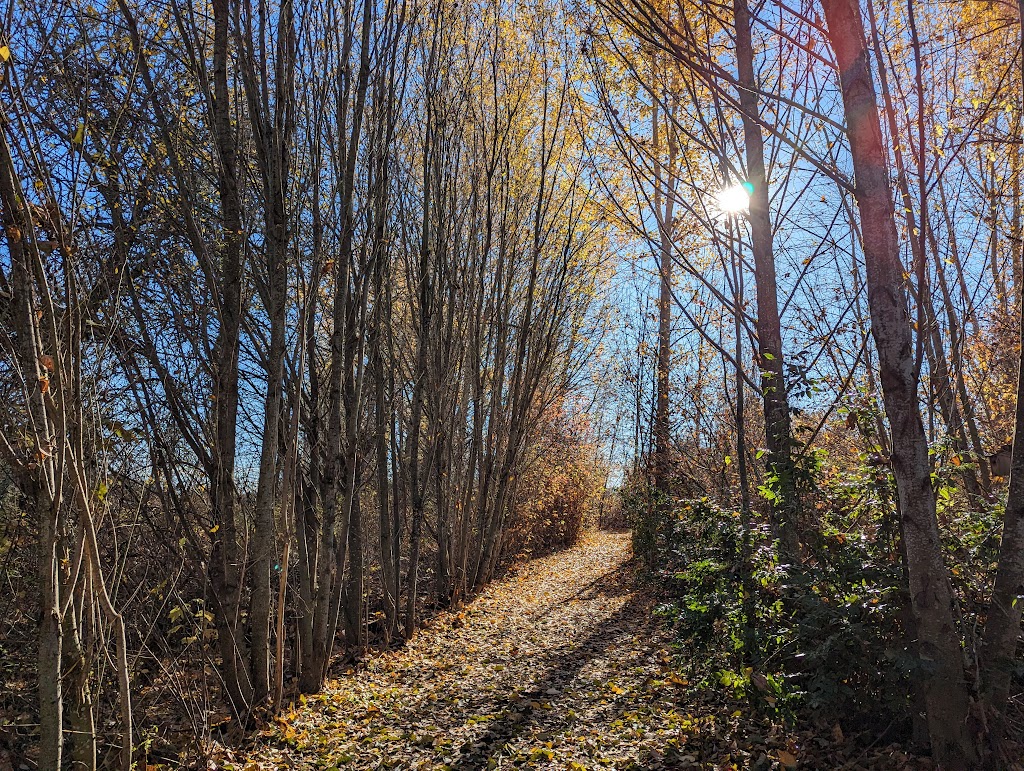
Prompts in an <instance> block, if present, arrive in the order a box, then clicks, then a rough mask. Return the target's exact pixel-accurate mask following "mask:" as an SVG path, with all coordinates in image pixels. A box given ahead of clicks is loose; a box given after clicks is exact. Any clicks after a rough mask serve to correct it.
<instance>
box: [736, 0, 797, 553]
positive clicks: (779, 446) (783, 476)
mask: <svg viewBox="0 0 1024 771" xmlns="http://www.w3.org/2000/svg"><path fill="white" fill-rule="evenodd" d="M733 12H734V13H735V17H736V67H737V73H738V75H739V97H740V107H741V108H742V113H741V115H742V120H743V143H744V149H745V153H746V161H747V180H746V181H747V182H748V183H749V184H750V185H751V186H752V188H753V189H752V190H751V191H749V192H750V215H749V217H750V240H751V249H752V251H753V255H754V285H755V287H754V288H755V290H756V293H757V346H758V352H757V353H758V356H757V358H758V367H759V368H760V370H761V393H762V396H763V399H764V425H765V438H766V442H767V446H768V462H767V467H768V472H769V474H772V475H773V476H774V477H775V478H776V480H777V482H776V494H777V498H775V499H774V500H773V501H772V524H773V526H774V529H775V533H776V535H777V536H778V538H779V545H780V547H781V549H782V552H783V554H784V555H785V556H786V557H788V558H789V559H798V558H799V555H800V529H799V526H798V523H797V522H796V516H797V511H798V502H797V500H796V479H795V477H794V473H793V472H794V470H793V460H792V446H791V445H792V440H791V437H790V419H789V396H788V394H787V393H786V378H785V368H784V361H783V357H782V322H781V320H780V318H779V300H778V289H777V285H776V275H775V254H774V248H773V243H772V241H773V239H772V221H771V212H770V211H769V199H768V177H767V174H766V171H765V163H764V137H763V136H762V135H761V126H760V119H761V118H760V108H759V107H758V100H757V90H756V89H757V79H756V76H755V74H754V47H753V41H752V40H751V34H750V9H749V7H748V5H747V0H733Z"/></svg>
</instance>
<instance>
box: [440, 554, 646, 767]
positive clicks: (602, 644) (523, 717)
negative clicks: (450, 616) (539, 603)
mask: <svg viewBox="0 0 1024 771" xmlns="http://www.w3.org/2000/svg"><path fill="white" fill-rule="evenodd" d="M631 579H632V575H631V571H630V570H629V569H628V568H627V567H626V566H622V567H619V568H617V569H616V570H613V571H610V572H609V573H606V574H605V575H603V576H601V577H600V578H598V579H596V580H595V581H593V582H591V583H590V584H588V585H586V586H584V587H583V588H582V589H580V591H579V592H577V593H576V594H574V595H570V596H569V597H567V598H565V599H563V600H561V601H560V602H558V603H555V604H554V605H552V606H551V607H549V608H547V609H545V610H544V611H543V612H542V613H541V614H539V615H536V616H534V617H533V618H532V619H531V620H533V621H537V620H539V619H541V618H543V617H544V616H548V615H550V614H552V613H554V612H555V611H557V610H558V608H559V607H561V606H562V605H565V604H567V603H568V602H570V601H572V600H574V599H593V598H596V597H601V596H606V597H619V596H622V595H623V594H627V593H629V592H630V591H632V586H631ZM647 604H648V603H646V602H645V601H644V600H643V599H642V598H640V597H637V596H633V597H631V598H629V599H628V600H626V602H625V603H624V604H623V605H622V606H621V607H620V608H619V609H618V610H616V611H615V612H614V613H612V614H611V615H610V616H609V617H608V618H606V619H604V620H603V621H601V622H600V623H599V624H598V625H597V626H596V627H595V628H594V630H593V631H592V632H591V633H590V634H589V635H587V636H586V637H585V638H583V639H582V640H581V641H579V642H576V643H568V644H566V645H564V646H562V647H561V648H559V649H557V650H556V651H554V652H552V653H551V654H549V655H548V656H547V657H546V661H545V665H544V667H543V669H541V671H540V674H539V675H538V676H537V678H536V679H535V680H534V681H533V683H532V684H530V686H529V687H524V688H523V689H522V690H520V691H517V692H514V693H512V694H510V695H508V696H507V697H505V698H504V699H502V700H500V701H498V702H496V703H495V710H494V711H495V712H497V713H498V714H499V717H498V718H496V719H495V720H493V721H492V722H491V723H490V726H489V728H488V729H487V731H486V732H485V733H484V734H483V735H481V736H480V737H478V738H477V739H476V740H474V741H472V742H471V743H468V744H467V745H464V746H463V748H462V755H461V757H460V758H459V760H458V761H456V762H455V763H454V764H453V765H451V768H452V769H453V771H471V770H472V771H475V770H476V769H483V768H487V764H488V761H489V760H490V759H491V758H492V757H494V755H495V754H497V753H498V752H499V751H501V750H502V748H504V747H505V746H506V745H508V744H509V743H511V742H513V741H514V740H516V739H517V738H519V737H520V736H522V735H524V734H526V733H528V732H529V731H530V730H531V729H532V728H534V727H543V728H544V730H545V732H547V733H557V732H559V731H561V730H564V729H566V728H568V727H569V726H570V723H571V721H570V719H569V718H568V717H567V716H566V715H564V714H563V713H560V712H559V711H558V706H557V702H558V700H559V699H560V698H561V697H562V696H563V695H564V694H566V692H567V691H571V686H572V683H573V681H574V680H576V678H577V677H578V676H579V675H580V673H581V672H582V670H583V669H584V667H586V665H587V664H588V663H590V662H591V661H594V660H595V659H597V658H599V657H601V656H602V655H604V654H611V655H614V650H615V648H616V643H617V641H618V639H619V638H621V637H626V636H628V637H636V636H638V635H640V636H642V635H643V630H644V628H645V627H647V626H651V627H652V630H651V631H652V637H653V627H654V626H656V624H657V620H656V619H655V618H654V617H653V616H652V615H651V613H650V612H649V609H648V608H647ZM627 621H628V622H629V623H626V622H627ZM544 703H548V704H549V706H550V709H544V708H543V707H542V706H541V707H538V706H537V705H543V704H544Z"/></svg>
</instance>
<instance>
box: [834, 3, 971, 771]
mask: <svg viewBox="0 0 1024 771" xmlns="http://www.w3.org/2000/svg"><path fill="white" fill-rule="evenodd" d="M822 7H823V9H824V11H825V17H826V20H827V25H828V35H829V39H830V41H831V44H832V48H833V50H834V51H835V54H836V62H837V64H838V66H839V73H840V85H841V87H842V93H843V107H844V111H845V114H846V121H847V134H848V136H849V140H850V151H851V155H852V158H853V167H854V173H855V177H856V188H855V192H854V195H855V197H856V200H857V204H858V206H859V208H860V221H861V231H862V238H863V245H864V262H865V267H866V270H867V289H868V305H869V308H870V313H871V332H872V336H873V337H874V340H875V347H876V349H877V351H878V359H879V369H880V375H881V380H882V395H883V400H884V403H885V412H886V415H887V417H888V419H889V424H890V426H891V428H892V469H893V474H894V475H895V477H896V487H897V491H898V493H899V501H900V513H901V517H902V520H903V532H904V543H905V546H906V550H907V567H908V572H909V579H910V594H911V600H912V602H913V609H914V616H915V618H916V620H917V625H918V637H919V640H920V646H921V647H920V653H921V657H922V659H924V663H926V665H927V666H926V667H925V668H924V671H923V672H922V673H921V675H920V676H921V677H922V678H923V680H924V694H925V704H926V705H927V710H928V728H929V736H930V738H931V744H932V753H933V755H934V756H935V758H936V760H937V761H938V762H939V763H941V764H942V765H943V766H945V767H947V768H950V769H961V768H971V767H974V766H975V765H976V764H977V762H978V756H977V750H976V748H975V746H974V743H973V740H972V737H971V736H970V734H969V732H968V729H967V711H968V694H967V684H966V682H965V678H964V664H963V657H962V654H961V651H960V641H959V639H958V637H957V632H956V624H955V622H954V619H953V610H952V596H951V592H950V587H949V581H948V577H947V574H946V566H945V564H944V563H943V559H942V547H941V544H940V542H939V530H938V522H937V520H936V513H935V494H934V492H933V491H932V486H931V464H930V461H929V458H928V443H927V439H926V437H925V433H924V426H923V425H922V423H921V413H920V411H919V409H918V402H917V381H916V373H915V371H914V353H913V352H914V346H913V341H912V336H911V327H910V318H909V314H908V307H907V294H906V289H905V286H906V279H905V270H904V267H903V264H902V262H901V260H900V252H899V243H898V238H897V231H896V220H895V209H894V206H893V196H892V189H891V187H890V185H889V169H888V164H887V163H886V160H885V150H884V147H883V145H882V131H881V126H880V124H879V111H878V103H877V100H876V97H875V88H874V83H873V81H872V77H871V69H870V62H869V58H868V51H867V48H866V45H865V36H864V22H863V18H862V17H861V11H860V6H859V4H858V3H857V0H822Z"/></svg>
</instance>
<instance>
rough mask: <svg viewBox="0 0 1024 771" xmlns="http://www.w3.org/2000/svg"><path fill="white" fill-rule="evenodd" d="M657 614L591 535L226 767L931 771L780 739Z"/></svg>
mask: <svg viewBox="0 0 1024 771" xmlns="http://www.w3.org/2000/svg"><path fill="white" fill-rule="evenodd" d="M656 604H657V601H656V599H655V598H654V597H653V596H652V594H651V593H650V592H648V591H646V590H645V589H644V588H643V587H642V585H641V582H639V581H638V580H637V576H636V575H635V574H634V567H633V565H632V563H631V562H630V543H629V536H628V535H624V534H612V533H594V534H591V535H589V536H587V538H586V540H585V541H584V543H582V544H581V545H580V546H577V547H575V548H573V549H571V550H568V551H565V552H562V553H559V554H555V555H552V556H549V557H544V558H541V559H537V560H534V561H532V562H528V563H524V564H523V565H521V566H519V568H518V569H517V570H516V571H514V572H513V573H512V574H511V575H509V576H507V577H506V578H504V579H502V580H500V581H498V582H495V583H494V584H492V585H491V586H489V587H488V588H487V589H486V590H485V591H484V592H482V593H481V594H480V595H479V596H478V597H477V598H476V599H474V600H473V602H471V603H470V604H468V605H467V606H465V607H464V608H462V609H461V610H459V611H453V612H446V613H443V614H441V615H439V616H436V617H434V618H433V619H431V620H430V621H429V623H428V624H427V626H426V627H425V628H424V629H422V630H421V631H420V633H419V634H418V635H417V637H416V639H415V640H413V641H412V642H411V643H409V644H408V645H406V646H405V647H403V648H401V649H400V650H397V651H393V652H390V653H386V654H381V655H379V656H375V657H373V658H372V659H371V660H370V661H368V662H366V663H364V664H362V665H361V666H360V667H358V668H357V669H356V670H355V671H353V672H349V673H346V674H345V676H343V677H341V678H339V679H337V680H334V681H332V682H331V683H330V684H329V685H328V687H327V688H326V690H325V691H324V692H323V693H322V694H319V695H317V696H315V697H309V698H306V699H303V700H302V703H299V704H296V705H294V708H293V709H291V710H289V711H288V712H286V714H285V715H283V717H282V718H280V719H279V720H278V721H277V722H276V723H275V724H274V725H272V726H270V727H268V728H266V729H265V730H264V731H262V732H261V733H260V735H259V736H258V737H257V739H256V743H255V746H253V747H251V748H250V750H249V751H248V753H246V757H245V759H244V760H242V761H240V762H237V763H230V762H229V763H224V764H223V767H224V768H236V769H245V771H257V769H333V768H339V769H383V768H397V769H447V770H448V771H457V770H458V771H467V770H469V769H491V768H549V769H569V770H570V771H580V770H581V769H600V768H612V769H652V770H655V769H676V768H714V769H730V768H735V769H746V768H751V769H772V768H775V769H778V768H787V767H797V766H798V767H800V768H832V769H834V768H849V769H857V768H862V769H863V768H927V767H928V766H927V765H926V764H923V765H919V764H918V762H917V761H915V760H914V759H912V758H910V757H907V756H905V755H903V754H902V753H900V752H899V751H898V748H896V747H889V748H878V747H873V748H871V749H870V750H865V749H864V746H863V745H860V746H857V744H856V743H855V742H851V741H849V740H846V739H844V738H843V736H842V731H841V729H840V728H839V727H838V726H837V727H836V728H835V729H834V730H832V731H830V730H829V729H828V728H827V727H826V728H825V729H824V730H822V729H821V727H819V728H818V729H817V730H809V731H797V730H794V729H792V728H786V727H785V726H782V725H779V724H776V723H773V722H772V721H771V720H768V719H767V718H763V717H757V716H754V715H752V714H748V711H749V710H750V707H749V704H746V703H744V702H740V701H737V700H735V699H732V698H731V697H729V696H728V695H727V694H723V693H721V690H722V689H718V688H713V687H711V688H709V687H706V686H705V687H698V686H697V685H691V684H690V683H688V682H687V681H686V680H685V679H684V678H683V677H682V676H680V675H679V674H678V673H677V672H678V670H677V669H675V668H674V667H673V664H678V661H676V660H675V658H674V654H673V652H672V648H671V645H670V635H669V632H668V631H667V629H666V624H665V622H664V620H663V619H661V618H660V617H658V616H657V615H656V614H655V612H654V609H655V606H656ZM821 736H824V737H825V738H820V737H821Z"/></svg>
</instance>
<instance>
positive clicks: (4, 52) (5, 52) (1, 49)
mask: <svg viewBox="0 0 1024 771" xmlns="http://www.w3.org/2000/svg"><path fill="white" fill-rule="evenodd" d="M0 59H3V60H4V61H5V62H6V61H10V59H11V49H10V46H0Z"/></svg>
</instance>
